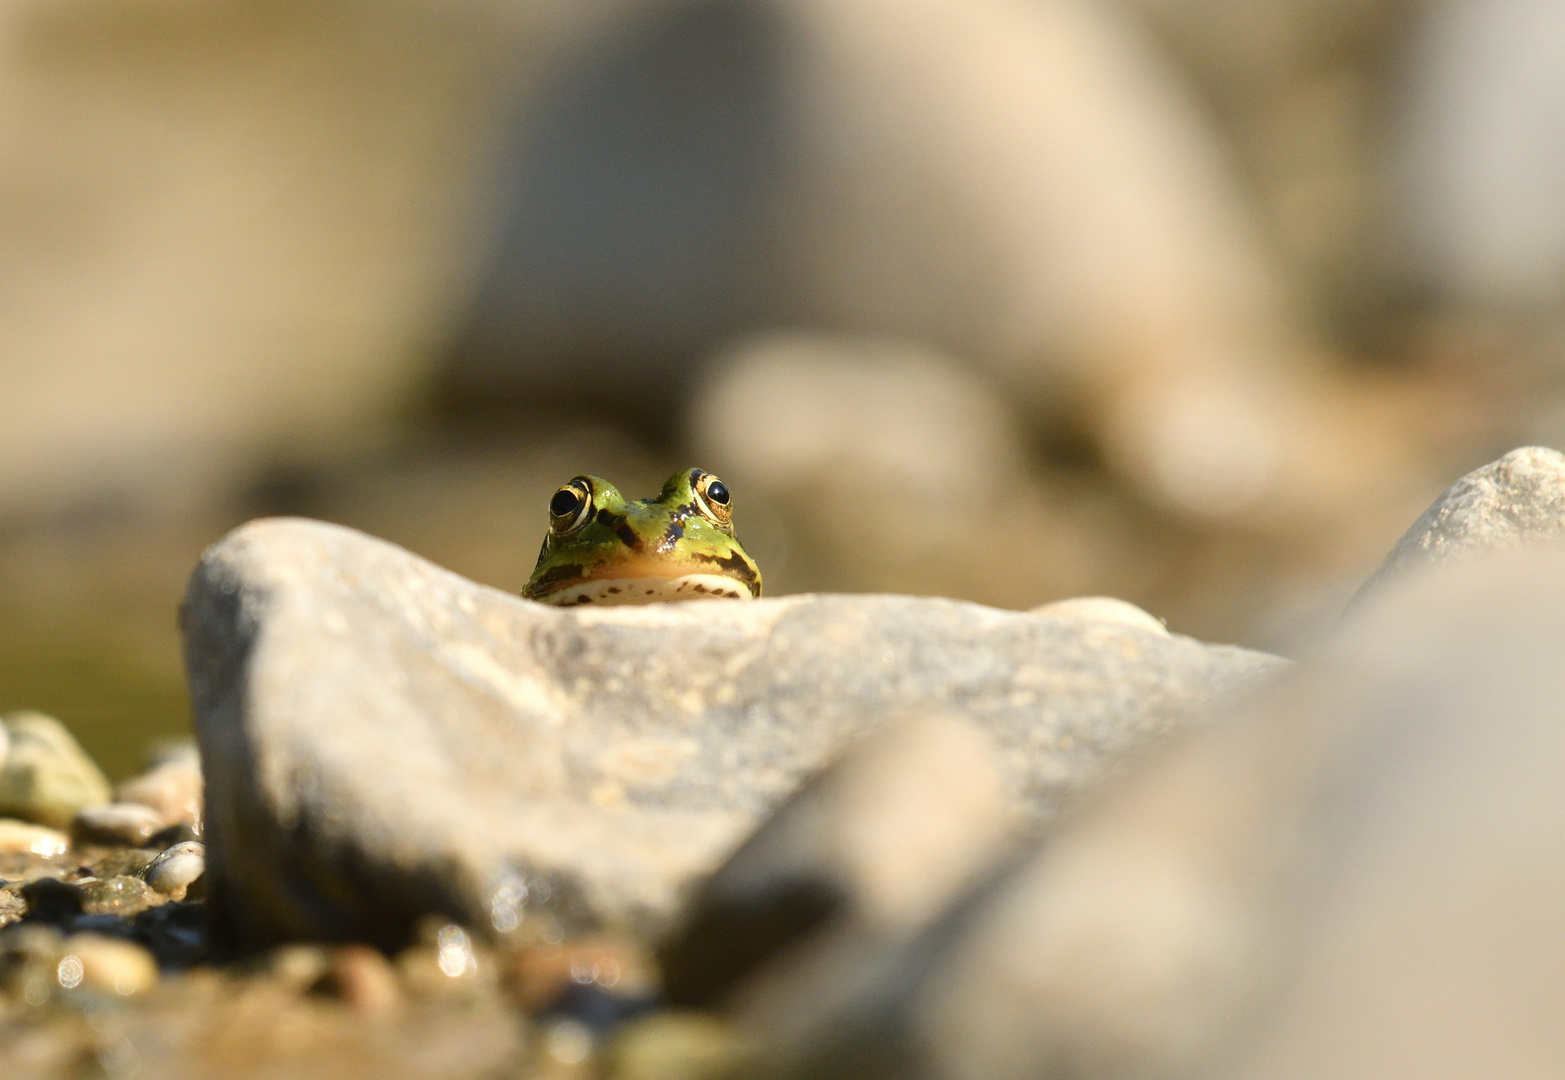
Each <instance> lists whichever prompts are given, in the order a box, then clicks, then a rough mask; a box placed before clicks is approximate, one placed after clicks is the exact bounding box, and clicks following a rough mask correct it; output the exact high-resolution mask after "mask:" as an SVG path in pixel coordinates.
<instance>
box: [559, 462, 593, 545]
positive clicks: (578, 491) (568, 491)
mask: <svg viewBox="0 0 1565 1080" xmlns="http://www.w3.org/2000/svg"><path fill="white" fill-rule="evenodd" d="M591 516H592V485H591V484H589V483H588V482H587V478H586V477H583V476H578V477H577V478H576V479H574V480H572V481H571V482H570V483H568V484H566V485H565V486H564V487H562V488H561V489H560V490H559V491H556V492H555V493H554V498H552V499H550V500H549V532H551V533H553V534H554V535H555V536H569V535H571V533H573V532H575V531H576V530H578V529H580V528H581V527H582V526H583V525H585V524H587V519H588V518H590V517H591Z"/></svg>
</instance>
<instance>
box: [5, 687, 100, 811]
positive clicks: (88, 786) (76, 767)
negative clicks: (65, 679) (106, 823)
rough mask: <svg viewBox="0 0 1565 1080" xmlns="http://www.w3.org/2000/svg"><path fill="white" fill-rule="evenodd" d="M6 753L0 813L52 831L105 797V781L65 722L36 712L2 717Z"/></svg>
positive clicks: (97, 804) (98, 803) (97, 803)
mask: <svg viewBox="0 0 1565 1080" xmlns="http://www.w3.org/2000/svg"><path fill="white" fill-rule="evenodd" d="M4 723H5V727H6V730H7V732H8V734H9V736H10V747H11V748H10V752H9V753H8V754H7V755H6V759H5V764H4V766H3V767H0V814H5V815H9V816H11V817H19V818H23V819H24V820H27V821H32V822H37V823H38V824H40V825H48V826H50V827H51V828H55V829H66V828H69V827H70V824H71V818H73V817H75V816H76V812H77V811H78V810H80V809H82V808H83V807H86V806H100V805H102V804H103V803H106V802H108V801H109V782H108V780H106V779H105V778H104V776H103V773H102V772H101V771H100V770H99V769H98V766H97V765H96V764H95V763H94V762H93V760H92V758H90V757H88V756H87V753H86V751H84V750H83V749H82V748H81V744H79V743H78V742H77V741H76V740H75V738H73V737H72V735H71V733H70V732H69V731H67V730H66V729H65V726H64V725H63V724H61V723H60V722H59V721H58V720H56V719H54V718H53V717H52V716H45V715H44V714H43V713H37V712H19V713H11V714H9V715H7V716H6V717H5V718H4Z"/></svg>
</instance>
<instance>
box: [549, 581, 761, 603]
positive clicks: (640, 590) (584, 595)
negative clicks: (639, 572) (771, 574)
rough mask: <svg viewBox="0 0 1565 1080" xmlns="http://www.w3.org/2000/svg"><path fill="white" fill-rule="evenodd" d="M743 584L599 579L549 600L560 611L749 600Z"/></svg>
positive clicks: (570, 589)
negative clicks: (580, 607)
mask: <svg viewBox="0 0 1565 1080" xmlns="http://www.w3.org/2000/svg"><path fill="white" fill-rule="evenodd" d="M749 599H751V596H750V590H749V589H747V588H745V587H744V584H743V583H742V582H738V581H735V580H734V579H733V578H731V577H724V576H723V575H721V574H685V575H683V576H681V577H671V578H665V577H624V578H598V579H596V580H593V581H583V582H582V583H580V584H579V585H571V586H569V587H568V588H564V589H561V590H560V591H559V592H557V593H553V594H551V595H550V596H549V597H548V602H549V603H551V604H554V605H557V606H559V607H576V606H578V605H582V604H660V603H666V602H668V601H670V600H749Z"/></svg>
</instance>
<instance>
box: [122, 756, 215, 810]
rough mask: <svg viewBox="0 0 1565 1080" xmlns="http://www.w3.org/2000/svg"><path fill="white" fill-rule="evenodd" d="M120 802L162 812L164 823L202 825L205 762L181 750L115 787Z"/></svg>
mask: <svg viewBox="0 0 1565 1080" xmlns="http://www.w3.org/2000/svg"><path fill="white" fill-rule="evenodd" d="M114 797H115V799H117V800H118V801H119V802H126V803H139V804H141V805H143V806H150V807H151V808H152V809H153V810H156V811H157V812H158V815H159V816H160V817H161V818H162V819H163V823H164V824H168V823H170V822H184V823H185V824H187V825H193V826H196V827H197V828H199V827H200V823H201V816H202V797H203V783H202V779H201V762H200V760H199V759H198V758H196V757H195V756H194V754H193V753H186V752H178V753H175V754H173V755H172V756H169V757H166V758H165V759H164V760H163V761H162V762H161V763H160V764H157V765H154V766H153V767H152V768H150V769H148V770H147V771H146V772H144V773H141V774H139V775H137V776H133V777H131V778H130V779H129V780H126V781H123V782H122V783H121V784H120V785H119V786H118V787H116V788H115V789H114Z"/></svg>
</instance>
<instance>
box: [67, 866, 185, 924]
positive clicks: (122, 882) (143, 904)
mask: <svg viewBox="0 0 1565 1080" xmlns="http://www.w3.org/2000/svg"><path fill="white" fill-rule="evenodd" d="M76 888H78V889H80V890H81V893H82V910H83V911H84V912H85V913H86V914H88V915H118V916H121V917H123V918H128V917H130V916H132V915H138V914H140V913H141V912H143V911H145V910H147V908H149V907H153V906H155V905H157V904H161V903H163V897H162V896H160V895H158V893H156V892H155V891H153V889H152V888H150V887H149V886H148V885H147V883H146V882H145V881H142V880H141V879H140V878H136V877H130V876H129V875H125V874H121V875H118V876H116V877H111V878H88V879H86V880H83V881H78V882H77V883H76Z"/></svg>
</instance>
